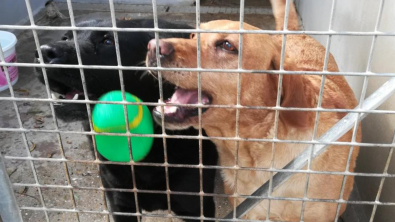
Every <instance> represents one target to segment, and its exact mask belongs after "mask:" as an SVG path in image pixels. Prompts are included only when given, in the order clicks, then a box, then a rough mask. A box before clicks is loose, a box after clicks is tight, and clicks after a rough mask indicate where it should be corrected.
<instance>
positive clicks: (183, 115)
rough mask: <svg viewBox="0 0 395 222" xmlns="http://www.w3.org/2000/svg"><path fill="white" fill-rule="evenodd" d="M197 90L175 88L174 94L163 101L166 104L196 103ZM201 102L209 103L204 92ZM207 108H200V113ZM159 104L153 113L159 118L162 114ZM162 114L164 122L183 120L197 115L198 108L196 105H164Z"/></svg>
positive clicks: (208, 97) (197, 100) (209, 100)
mask: <svg viewBox="0 0 395 222" xmlns="http://www.w3.org/2000/svg"><path fill="white" fill-rule="evenodd" d="M198 98H199V94H198V90H197V89H196V90H187V89H182V88H176V90H175V92H174V94H173V95H172V96H171V98H169V99H168V100H167V101H165V103H166V104H198V102H199V99H198ZM201 103H202V104H203V105H208V104H210V103H211V98H210V96H209V95H207V94H206V93H204V92H202V93H201ZM207 109H208V108H202V113H203V112H205V111H207ZM161 111H162V108H161V107H160V106H157V107H155V109H154V111H153V114H154V116H155V117H156V118H158V119H160V118H161V116H162V115H161V114H162V112H161ZM163 112H164V113H163V114H164V117H165V121H166V122H183V121H184V120H186V119H187V118H190V117H194V116H198V115H199V109H198V108H197V107H186V106H164V107H163Z"/></svg>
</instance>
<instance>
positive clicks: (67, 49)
mask: <svg viewBox="0 0 395 222" xmlns="http://www.w3.org/2000/svg"><path fill="white" fill-rule="evenodd" d="M79 26H110V25H109V23H108V22H106V21H87V22H83V23H80V24H79ZM117 26H118V27H128V28H140V27H143V28H152V27H153V21H152V20H143V19H141V20H129V21H118V22H117ZM159 27H160V28H173V29H180V28H183V29H190V28H191V27H190V26H187V25H181V24H173V23H169V22H166V21H160V22H159ZM77 36H78V42H79V45H80V50H81V57H82V63H83V64H84V65H117V61H116V52H115V46H114V45H113V43H114V40H113V33H112V32H107V31H80V32H78V35H77ZM118 36H119V45H120V53H121V58H122V59H121V60H122V65H124V66H137V65H142V62H143V61H144V59H145V55H146V51H147V43H148V41H149V40H151V39H152V38H154V33H148V32H119V33H118ZM188 36H189V34H188V33H183V34H181V33H178V34H176V33H167V34H166V33H161V34H160V37H161V38H168V37H181V38H188ZM62 39H63V41H58V42H55V43H52V44H48V46H49V47H50V48H49V47H44V48H43V49H42V52H43V58H44V62H45V63H54V64H77V63H78V62H77V56H76V51H75V46H74V40H73V39H72V33H71V32H68V33H66V34H65V36H64V37H63V38H62ZM36 57H37V52H36ZM46 70H47V74H48V80H49V84H50V88H51V90H52V91H55V92H57V93H60V94H67V93H68V92H82V91H83V88H82V83H81V76H80V71H79V70H78V69H63V68H47V69H46ZM36 71H37V76H38V78H39V79H40V81H41V82H44V79H43V75H42V72H41V69H37V70H36ZM84 73H85V79H86V84H87V88H88V93H89V97H90V99H97V98H98V97H100V96H101V95H102V94H104V93H106V92H108V91H111V90H119V89H120V82H119V73H118V70H100V69H85V70H84ZM142 74H143V72H138V71H123V77H124V82H125V90H126V91H127V92H130V93H132V94H134V95H136V96H137V97H139V98H140V99H142V100H143V101H145V102H156V101H157V100H158V98H159V88H158V83H157V82H156V81H153V78H150V77H144V76H142ZM163 89H164V96H165V98H168V97H170V95H171V94H172V93H173V91H174V88H173V86H170V85H166V84H165V85H164V87H163ZM80 98H83V97H82V96H80ZM149 109H150V110H151V111H152V109H153V107H149ZM56 113H57V116H58V117H59V118H60V119H63V120H65V121H75V120H87V110H86V106H85V104H75V103H74V104H73V103H63V104H62V105H58V106H56ZM161 133H162V130H161V127H159V126H156V127H155V134H161ZM167 133H168V134H173V135H176V134H177V135H197V131H196V130H194V129H189V130H185V131H177V132H169V131H167ZM166 143H167V156H168V163H171V164H188V165H197V164H199V152H198V151H199V143H198V141H196V140H187V139H166ZM202 147H203V150H202V151H203V152H202V157H203V164H204V165H216V164H217V158H218V154H217V151H216V149H215V146H214V144H213V143H211V142H210V141H208V140H203V145H202ZM114 150H115V149H114ZM100 159H101V160H104V161H106V159H105V158H104V157H102V156H100ZM164 161H165V159H164V148H163V140H162V139H161V138H156V139H154V144H153V147H152V149H151V152H150V153H149V154H148V156H147V157H146V158H145V159H144V160H143V161H141V162H144V163H164ZM134 169H135V175H136V178H135V179H136V185H137V189H139V190H157V191H158V190H159V191H165V190H166V177H165V175H166V174H165V169H164V167H152V166H135V168H134ZM100 170H101V178H102V181H103V185H104V187H106V188H128V189H132V188H133V183H132V173H131V166H128V165H109V164H101V165H100ZM168 174H169V186H170V190H171V191H180V192H195V193H198V192H199V191H200V182H199V169H197V168H181V167H169V169H168ZM214 177H215V170H209V169H204V170H203V191H204V192H205V193H213V192H214ZM106 194H107V197H108V199H109V202H110V205H111V210H112V211H113V212H132V213H133V212H136V207H135V198H134V193H133V192H113V191H111V192H110V191H108V192H106ZM170 200H171V209H172V211H174V212H175V213H176V214H177V215H183V216H200V197H199V196H197V195H171V197H170ZM138 203H139V209H140V211H141V210H147V211H154V210H158V209H162V210H167V209H168V206H167V197H166V194H153V193H139V194H138ZM203 204H204V205H203V206H204V216H205V217H214V212H215V207H214V200H213V197H208V196H205V197H204V198H203ZM113 218H114V219H115V221H116V222H120V221H137V218H136V217H134V216H132V217H131V216H123V215H113ZM186 221H188V220H186Z"/></svg>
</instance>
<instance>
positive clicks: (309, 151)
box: [0, 0, 395, 221]
mask: <svg viewBox="0 0 395 222" xmlns="http://www.w3.org/2000/svg"><path fill="white" fill-rule="evenodd" d="M291 2H292V1H290V0H287V1H286V10H285V17H284V27H287V24H288V15H289V9H290V4H291ZM25 4H26V8H27V12H28V16H29V21H30V25H0V29H4V30H31V31H32V34H33V37H34V43H35V47H36V50H37V52H38V59H39V61H40V62H39V63H21V62H18V63H10V62H6V61H5V58H4V53H3V51H2V50H0V66H2V67H3V68H4V71H5V75H6V78H7V80H8V87H9V93H10V96H3V97H0V101H4V102H10V103H12V106H13V109H14V111H15V116H16V119H17V122H18V126H17V127H15V128H11V127H1V128H0V132H12V133H19V134H20V136H21V138H22V140H23V144H24V149H25V153H26V154H25V155H21V156H17V155H7V154H6V155H3V154H1V156H0V160H1V162H2V163H1V166H0V169H1V170H0V172H1V176H2V177H4V180H3V179H2V182H1V183H0V188H1V192H0V194H1V197H4V199H3V198H2V199H3V200H6V201H4V202H2V203H1V204H2V206H7V205H8V206H9V208H8V209H5V210H4V211H2V212H1V213H2V218H3V220H4V221H22V216H21V214H20V211H21V210H28V211H40V212H43V213H44V215H45V220H46V221H50V216H49V214H50V213H51V212H66V213H73V214H74V217H75V220H77V221H83V219H81V215H82V214H99V215H128V216H135V217H137V220H138V221H141V220H142V217H143V216H149V217H158V218H167V219H172V218H179V219H189V220H191V219H194V220H200V221H203V220H207V221H208V220H215V221H250V220H247V219H241V218H242V216H244V215H245V214H246V213H247V212H248V211H249V210H250V209H251V208H253V207H254V206H256V204H258V203H260V202H261V201H262V200H263V199H264V200H268V203H269V205H268V208H269V210H268V211H267V215H266V217H267V218H269V217H270V202H271V201H273V200H280V201H284V200H287V201H301V202H302V210H301V215H300V221H303V217H304V215H303V212H304V210H305V207H306V203H309V202H326V203H335V204H337V211H336V218H338V217H339V216H340V215H339V213H340V207H341V205H342V204H356V205H372V206H373V210H372V213H371V216H370V221H373V220H374V217H375V213H376V210H377V206H395V202H393V201H392V202H383V201H380V195H381V192H382V189H383V184H384V182H385V179H387V178H393V177H395V174H391V173H388V168H389V165H390V163H391V157H392V155H393V148H394V144H395V135H394V139H393V140H392V143H389V144H386V143H366V142H358V141H357V140H356V135H357V131H358V128H359V127H358V125H359V123H360V122H361V120H362V119H363V118H364V117H366V116H367V115H369V114H380V115H384V114H395V111H394V110H377V109H376V108H377V107H378V106H379V105H380V104H382V103H383V102H385V101H386V99H388V98H389V97H390V96H391V95H392V94H393V93H394V92H395V73H373V72H372V71H371V62H372V58H373V52H374V50H375V45H376V40H377V38H378V37H379V36H389V37H391V36H395V32H382V31H379V30H378V27H379V26H380V21H381V17H382V13H383V9H384V5H385V1H384V0H381V1H380V10H379V13H378V15H377V20H376V23H375V29H374V31H370V32H357V31H334V30H332V23H333V19H334V15H335V14H336V5H337V1H336V0H333V2H332V8H331V16H330V24H329V30H327V31H293V30H287V28H284V29H283V30H277V31H272V30H245V29H243V25H244V11H245V7H244V5H245V2H244V0H241V1H240V8H239V10H238V11H239V21H240V28H239V30H231V31H230V30H205V29H200V28H199V27H200V24H201V17H200V15H201V13H202V11H201V3H200V1H199V0H197V1H196V7H195V10H196V11H195V12H196V27H197V28H196V29H193V30H192V32H193V33H196V35H197V38H196V39H197V67H196V68H165V67H161V64H160V63H161V60H160V49H159V38H160V34H161V33H191V30H190V29H163V28H159V25H158V13H157V11H158V6H157V2H156V0H152V14H153V21H154V27H153V28H125V27H117V22H116V13H115V8H114V1H113V0H109V7H110V15H111V24H112V25H111V27H89V26H87V27H80V26H77V25H76V21H75V18H74V8H73V4H72V2H71V0H67V7H68V13H69V15H70V23H71V25H70V26H57V27H54V26H41V25H36V24H35V20H34V14H33V11H32V7H31V4H30V0H26V1H25ZM42 30H51V31H71V32H72V36H73V37H74V38H73V39H74V46H75V49H76V56H77V61H78V64H75V65H68V64H67V65H66V64H48V63H45V62H44V61H45V60H44V58H43V54H42V48H41V47H40V46H41V44H40V40H39V35H38V31H42ZM93 30H94V31H107V32H113V35H114V44H115V49H116V60H117V65H116V66H107V65H84V64H83V62H82V58H81V48H80V45H79V44H80V43H79V42H78V37H77V36H78V35H79V33H78V32H79V31H93ZM119 32H154V33H155V40H156V42H157V43H156V58H157V67H141V66H125V65H123V64H122V60H121V52H120V46H119V36H118V33H119ZM203 33H231V34H239V42H238V48H239V49H242V48H243V35H244V34H271V35H282V50H281V61H280V69H279V70H250V69H248V70H247V69H243V67H242V60H243V56H244V55H243V53H242V52H243V51H242V50H239V51H238V66H237V69H206V68H202V65H201V48H202V46H201V34H203ZM305 34H307V35H324V36H328V39H327V43H326V45H325V48H326V51H325V59H324V66H323V70H322V71H288V70H285V69H284V59H285V46H286V44H287V41H286V40H287V38H286V36H287V35H305ZM333 36H371V37H372V43H371V46H370V53H369V59H368V61H367V68H366V70H365V71H363V72H361V71H355V72H349V71H348V72H342V71H339V72H333V71H328V69H327V68H328V60H329V56H330V53H329V52H330V49H331V43H332V37H333ZM13 66H16V67H34V68H38V69H41V71H42V73H43V77H44V82H45V90H46V94H47V95H46V97H47V98H34V97H32V98H28V97H20V96H16V95H15V89H14V88H13V85H12V84H11V81H10V75H9V72H8V67H13ZM49 68H60V69H76V70H78V71H79V72H80V76H81V83H82V86H83V96H84V98H85V99H84V100H72V99H59V98H54V97H53V96H52V92H51V89H50V82H49V80H48V76H47V69H49ZM86 69H90V70H118V74H119V80H120V83H119V84H120V88H121V91H122V100H123V101H121V102H108V101H97V100H94V99H90V94H89V89H88V88H89V87H87V84H86V73H85V70H86ZM128 70H139V71H145V70H152V71H157V72H158V82H159V89H160V90H159V92H158V93H159V101H158V102H157V103H153V102H128V101H127V100H126V95H125V91H126V90H125V84H127V83H125V80H124V76H125V74H124V71H128ZM164 71H175V72H177V71H189V72H196V73H197V75H198V104H176V105H174V106H179V107H196V108H198V118H199V132H198V135H196V136H193V135H174V134H169V133H167V131H166V129H165V125H166V123H165V121H164V119H165V118H164V111H163V110H164V108H165V107H166V106H168V104H166V103H165V98H164V95H163V88H162V85H163V82H164V80H163V78H162V75H161V72H164ZM205 72H212V73H223V72H227V73H235V74H237V76H238V81H237V102H236V104H235V105H230V104H229V105H228V104H222V105H217V104H216V105H212V104H210V105H206V104H203V103H202V90H201V84H202V83H201V75H202V74H204V73H205ZM242 73H251V74H259V73H265V74H269V75H278V76H279V81H278V86H277V90H278V92H280V91H281V88H282V79H283V76H284V75H316V76H320V77H321V79H322V81H321V88H320V92H319V95H318V106H317V107H315V108H296V107H281V104H280V100H281V94H280V93H278V94H277V100H276V105H275V106H270V107H268V106H248V105H242V104H241V102H240V101H241V99H240V96H241V93H242V92H241V91H242V90H241V74H242ZM329 75H330V76H362V77H364V82H363V87H362V92H361V96H360V98H359V104H358V106H357V107H355V109H336V108H323V107H322V106H321V105H322V104H321V103H322V97H323V89H324V84H325V79H326V77H327V76H329ZM371 76H381V77H391V79H390V80H388V81H387V83H385V84H384V85H383V86H382V87H381V88H379V89H378V90H377V91H376V93H373V94H372V95H371V96H370V97H368V98H366V99H365V96H366V92H367V85H368V80H369V77H371ZM20 102H39V103H45V104H48V105H49V107H50V111H51V115H52V118H53V119H52V121H53V128H52V129H34V128H26V127H25V126H24V124H23V121H22V118H21V115H20V112H19V110H20V107H19V106H18V103H20ZM57 103H70V104H82V105H83V104H85V105H86V109H87V116H88V120H89V130H88V131H74V130H64V129H61V128H60V127H59V125H58V119H57V116H56V112H55V106H56V104H57ZM95 104H120V105H123V110H124V118H125V120H126V123H128V122H129V120H128V109H127V106H128V105H147V106H160V107H161V109H162V112H161V113H162V133H161V134H134V133H131V132H130V129H129V125H128V124H126V128H127V130H126V131H127V132H126V133H103V132H100V133H98V132H95V130H94V127H93V122H92V110H91V105H95ZM172 105H173V104H172ZM205 108H216V109H230V108H231V109H235V110H236V116H235V119H236V130H235V135H234V137H213V136H211V137H210V136H205V135H203V132H202V109H205ZM244 109H257V110H270V111H274V112H275V123H274V125H275V127H274V138H242V137H240V134H239V118H240V111H241V110H244ZM280 111H306V112H307V111H312V112H315V113H316V118H315V122H314V130H313V132H314V133H313V136H312V139H311V140H293V139H288V140H287V139H279V138H277V127H278V121H279V113H280ZM325 112H343V113H347V116H345V117H344V118H343V119H342V121H340V122H339V123H338V124H336V125H335V126H334V127H333V128H331V129H330V130H328V132H327V133H326V134H324V135H322V136H321V137H319V138H317V137H318V135H317V128H318V124H319V121H318V120H319V116H320V114H321V113H325ZM350 129H352V132H353V135H352V140H351V141H349V142H344V141H342V142H339V141H337V139H338V138H340V137H341V136H342V135H343V134H344V133H346V132H347V131H349V130H350ZM27 133H45V134H53V135H54V136H55V137H56V139H57V141H58V145H57V146H58V147H59V151H58V152H59V153H60V156H58V157H57V158H53V157H36V156H32V155H31V151H30V150H31V145H30V144H29V140H28V138H27ZM64 135H68V136H74V135H83V136H90V137H92V142H93V148H94V158H93V159H72V158H68V157H67V156H66V155H65V150H64V147H63V146H64V141H63V136H64ZM95 135H108V136H127V138H128V147H129V154H130V162H111V161H102V160H100V159H99V157H98V151H97V146H96V142H95ZM131 137H153V138H163V139H162V140H163V141H162V142H163V147H164V162H163V163H146V162H135V161H133V153H132V152H131V150H132V144H131ZM167 139H187V140H197V141H198V143H199V158H198V159H199V162H198V164H196V165H190V164H175V163H169V162H168V157H167V142H166V141H167ZM204 140H217V141H234V142H235V147H236V151H235V152H236V153H238V149H239V143H241V142H264V143H271V144H272V146H273V149H275V147H276V145H277V144H305V145H308V147H307V148H306V149H305V151H304V152H303V153H302V154H300V155H299V156H297V157H296V158H295V159H294V160H293V161H291V162H290V163H289V164H288V165H287V166H286V167H284V168H283V169H277V168H275V167H274V165H273V164H272V165H271V166H270V167H268V168H263V167H245V166H240V165H239V160H238V158H239V155H236V156H235V157H236V158H235V160H234V165H233V166H210V165H204V164H203V160H202V141H204ZM340 145H345V146H350V147H351V149H350V152H349V155H348V161H347V166H349V165H350V159H351V154H352V152H353V147H357V146H359V147H372V146H374V147H377V148H384V149H389V153H388V156H387V159H386V162H385V166H384V171H383V172H382V173H362V172H350V171H349V170H348V169H349V167H346V170H345V171H344V172H333V171H317V170H313V169H311V163H312V161H313V159H314V158H315V157H316V156H318V155H319V154H320V153H322V152H323V151H325V149H326V147H328V146H340ZM274 158H275V156H274V155H273V156H272V159H274ZM6 160H10V161H11V160H12V161H25V162H26V163H27V164H29V167H30V170H31V171H32V173H33V179H34V180H33V181H32V183H25V182H23V183H10V180H9V177H8V176H7V175H5V174H6V173H7V172H6V170H5V167H4V164H3V162H4V161H6ZM37 162H48V163H59V164H61V165H62V168H63V171H64V172H63V174H64V175H65V179H66V183H65V184H63V185H60V184H49V183H48V184H47V183H45V182H43V181H41V180H40V179H39V177H38V176H37V167H36V163H37ZM75 163H83V164H94V165H108V164H111V165H126V166H130V169H131V173H132V180H133V181H132V184H133V188H131V189H121V188H105V187H104V186H103V184H102V181H101V180H100V184H99V185H97V186H93V187H92V186H84V185H76V184H75V183H73V181H72V179H71V176H70V168H71V166H70V165H71V164H75ZM272 163H273V161H272ZM306 165H307V169H304V168H303V167H305V166H306ZM136 166H151V167H161V168H164V169H165V171H164V173H165V178H166V185H165V187H166V189H165V190H163V191H162V190H144V189H138V188H137V186H136V180H135V177H136V176H135V175H134V172H135V167H136ZM169 168H193V169H198V170H199V181H200V184H199V187H200V191H199V192H180V191H172V190H171V189H170V185H169ZM204 169H212V170H220V169H229V170H233V172H234V178H235V182H234V183H235V184H237V178H238V173H239V171H241V170H243V171H262V172H268V173H270V175H271V177H270V180H269V181H267V182H266V183H264V184H262V186H261V187H260V188H259V189H258V190H257V191H256V192H254V193H253V194H251V195H244V194H238V193H237V192H234V193H233V194H219V193H205V192H204V189H203V182H202V181H203V170H204ZM297 173H303V174H305V175H306V178H307V179H306V181H307V182H306V185H305V186H304V187H305V192H304V197H303V198H295V197H277V196H272V193H273V190H274V189H275V188H276V187H277V186H278V185H280V184H282V183H283V182H284V181H285V180H287V179H288V178H289V177H290V176H292V175H294V174H297ZM316 174H322V175H339V176H343V183H342V188H341V192H340V196H339V198H338V199H318V198H309V197H308V196H307V190H308V186H309V177H310V175H316ZM350 176H358V177H377V178H379V179H380V184H379V190H378V192H377V197H376V199H375V200H374V201H362V200H344V199H343V191H344V186H345V182H346V178H347V177H350ZM10 186H11V187H14V188H18V187H32V188H36V189H37V191H38V196H39V202H40V205H38V206H19V205H18V203H17V202H16V201H15V197H14V196H13V192H12V188H11V187H10ZM236 186H237V185H236ZM45 189H64V190H67V192H68V196H69V198H70V200H71V207H70V208H58V207H50V206H48V203H47V201H46V200H45V197H44V195H43V192H44V191H45ZM92 190H93V191H100V193H101V198H102V200H103V203H104V206H103V208H102V209H97V210H85V209H81V208H79V207H78V204H77V202H78V200H76V193H75V192H77V191H78V192H79V191H92ZM235 190H236V191H237V188H235ZM110 191H117V192H125V193H133V194H134V200H135V205H136V213H130V212H129V213H127V212H114V211H112V210H111V209H109V208H108V206H107V202H106V197H105V193H106V192H110ZM139 193H152V194H162V195H166V199H167V214H164V215H163V214H152V213H144V212H142V211H141V209H139V198H138V194H139ZM172 195H187V196H199V198H200V216H198V217H196V216H181V215H175V214H172V206H171V196H172ZM207 196H210V197H213V196H218V197H222V198H228V197H235V198H234V203H233V206H234V208H233V209H232V212H229V214H228V215H227V216H226V217H224V218H210V217H205V216H204V213H203V212H204V204H203V197H207ZM237 198H246V200H245V201H244V202H243V203H242V204H240V205H239V206H237V204H236V199H237ZM7 210H8V211H7ZM106 220H107V221H109V220H110V217H109V216H106ZM267 221H269V219H267ZM336 221H337V219H336Z"/></svg>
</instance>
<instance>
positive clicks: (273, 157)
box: [219, 131, 311, 195]
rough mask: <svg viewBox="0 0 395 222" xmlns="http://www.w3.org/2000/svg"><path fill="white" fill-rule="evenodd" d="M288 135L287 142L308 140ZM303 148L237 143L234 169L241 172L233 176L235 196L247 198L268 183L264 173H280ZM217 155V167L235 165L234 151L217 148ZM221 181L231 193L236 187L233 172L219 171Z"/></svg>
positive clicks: (307, 135)
mask: <svg viewBox="0 0 395 222" xmlns="http://www.w3.org/2000/svg"><path fill="white" fill-rule="evenodd" d="M289 133H290V134H291V135H289V136H288V135H287V137H288V138H289V139H291V140H309V139H311V133H310V132H304V133H300V132H294V131H289ZM281 139H285V138H281ZM305 148H306V145H305V144H289V143H275V144H274V145H273V143H270V142H265V143H264V142H241V143H240V145H239V150H238V158H237V159H238V164H237V165H238V166H239V167H240V168H241V169H239V170H238V173H237V193H238V194H243V195H250V194H251V193H253V192H254V191H255V190H256V189H257V188H259V187H260V186H261V185H263V184H264V183H265V182H267V181H268V180H269V179H270V177H271V174H270V172H269V171H268V169H270V168H274V169H282V168H283V167H284V166H285V165H286V164H287V163H289V162H290V161H291V160H292V159H294V158H295V157H296V156H297V155H298V154H299V153H301V152H302V151H303V150H304V149H305ZM273 150H274V153H273ZM232 151H233V152H232ZM219 153H220V162H221V165H225V166H235V165H236V164H235V159H236V158H235V156H236V153H235V149H227V148H219ZM243 168H248V169H243ZM254 168H256V169H254ZM222 177H223V179H224V182H225V186H227V187H228V188H230V189H229V190H231V191H232V192H234V191H235V190H234V188H235V187H236V186H235V185H236V173H235V170H230V169H225V170H223V171H222Z"/></svg>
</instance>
